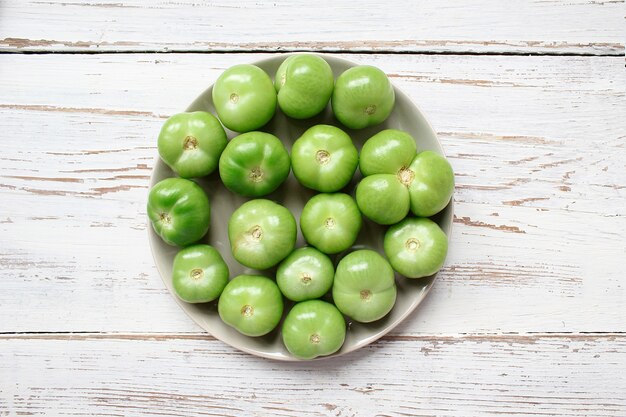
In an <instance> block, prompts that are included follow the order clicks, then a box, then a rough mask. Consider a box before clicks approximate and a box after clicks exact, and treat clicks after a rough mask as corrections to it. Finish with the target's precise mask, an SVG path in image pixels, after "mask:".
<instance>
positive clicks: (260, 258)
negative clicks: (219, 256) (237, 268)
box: [228, 200, 297, 269]
mask: <svg viewBox="0 0 626 417" xmlns="http://www.w3.org/2000/svg"><path fill="white" fill-rule="evenodd" d="M296 234H297V230H296V220H295V219H294V217H293V215H292V214H291V212H290V211H289V210H288V209H287V208H285V207H283V206H281V205H279V204H276V203H274V202H273V201H269V200H251V201H248V202H246V203H244V204H242V205H241V206H240V207H239V208H238V209H237V210H235V212H234V213H233V214H232V216H231V217H230V220H229V221H228V239H229V240H230V249H231V251H232V253H233V256H234V257H235V259H236V260H237V261H238V262H239V263H240V264H242V265H245V266H247V267H249V268H255V269H267V268H270V267H272V266H274V265H276V264H277V263H279V262H280V261H282V260H283V259H284V258H285V257H286V256H287V255H289V254H290V253H291V251H292V250H293V248H294V246H295V245H296Z"/></svg>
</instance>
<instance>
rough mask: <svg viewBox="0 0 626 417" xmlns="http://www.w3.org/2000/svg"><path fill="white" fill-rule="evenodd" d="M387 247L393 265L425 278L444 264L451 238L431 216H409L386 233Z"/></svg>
mask: <svg viewBox="0 0 626 417" xmlns="http://www.w3.org/2000/svg"><path fill="white" fill-rule="evenodd" d="M384 247H385V254H386V255H387V258H389V263H391V266H392V267H393V269H395V270H396V271H398V272H399V273H400V274H402V275H404V276H405V277H407V278H422V277H427V276H430V275H432V274H434V273H436V272H437V271H439V270H440V269H441V267H442V266H443V263H444V261H445V259H446V254H447V252H448V238H447V236H446V234H445V233H444V232H443V231H442V230H441V228H440V227H439V225H438V224H437V223H435V222H434V221H432V220H430V219H427V218H407V219H405V220H404V221H402V222H400V223H398V224H396V225H393V226H391V227H390V228H389V230H388V231H387V233H385V240H384Z"/></svg>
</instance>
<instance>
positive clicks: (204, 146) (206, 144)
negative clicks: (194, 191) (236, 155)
mask: <svg viewBox="0 0 626 417" xmlns="http://www.w3.org/2000/svg"><path fill="white" fill-rule="evenodd" d="M227 143H228V139H227V138H226V132H224V128H223V127H222V125H221V124H220V122H219V121H218V120H217V119H216V118H215V117H214V116H213V115H212V114H211V113H207V112H204V111H196V112H192V113H179V114H175V115H174V116H172V117H170V118H169V119H167V120H166V121H165V123H164V124H163V127H162V128H161V133H160V134H159V140H158V149H159V155H160V156H161V159H162V160H163V162H165V163H166V164H167V165H168V166H169V167H170V168H172V170H174V172H175V173H177V174H178V175H179V176H181V177H183V178H194V177H203V176H205V175H209V174H210V173H212V172H213V171H215V169H216V168H217V163H218V161H219V159H220V155H221V154H222V151H223V150H224V148H225V147H226V144H227Z"/></svg>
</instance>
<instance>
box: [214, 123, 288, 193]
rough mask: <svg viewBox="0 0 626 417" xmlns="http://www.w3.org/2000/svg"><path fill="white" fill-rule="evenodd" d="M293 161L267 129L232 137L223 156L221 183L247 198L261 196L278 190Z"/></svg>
mask: <svg viewBox="0 0 626 417" xmlns="http://www.w3.org/2000/svg"><path fill="white" fill-rule="evenodd" d="M290 166H291V161H290V159H289V153H288V152H287V149H286V148H285V145H283V143H282V142H281V141H280V139H278V138H277V137H276V136H274V135H272V134H269V133H265V132H248V133H244V134H241V135H239V136H237V137H235V138H233V139H232V140H231V141H230V142H229V143H228V145H227V146H226V149H224V152H223V153H222V156H221V157H220V162H219V170H220V177H221V179H222V182H223V183H224V185H225V186H226V188H228V189H229V190H230V191H232V192H235V193H237V194H240V195H242V196H245V197H261V196H264V195H266V194H269V193H271V192H272V191H274V190H276V189H277V188H278V186H279V185H280V184H282V183H283V181H285V179H286V178H287V176H288V175H289V169H290Z"/></svg>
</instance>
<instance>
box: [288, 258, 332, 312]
mask: <svg viewBox="0 0 626 417" xmlns="http://www.w3.org/2000/svg"><path fill="white" fill-rule="evenodd" d="M334 275H335V269H334V267H333V263H332V262H331V260H330V258H329V257H328V256H326V255H324V254H323V253H322V252H320V251H319V250H317V249H315V248H309V247H307V248H300V249H296V250H295V251H293V252H291V254H290V255H289V256H288V257H287V258H286V259H285V260H284V261H283V262H282V263H281V264H280V265H279V266H278V270H277V271H276V283H277V284H278V288H280V291H281V292H282V293H283V295H284V296H285V297H287V298H289V299H290V300H293V301H304V300H311V299H314V298H320V297H321V296H322V295H324V294H326V293H327V292H328V290H330V288H331V287H332V285H333V277H334Z"/></svg>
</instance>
